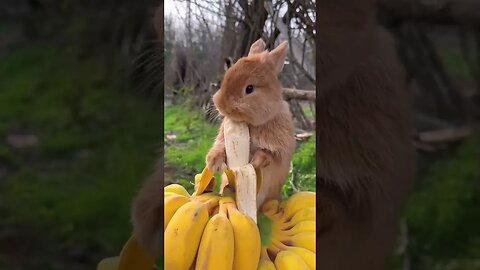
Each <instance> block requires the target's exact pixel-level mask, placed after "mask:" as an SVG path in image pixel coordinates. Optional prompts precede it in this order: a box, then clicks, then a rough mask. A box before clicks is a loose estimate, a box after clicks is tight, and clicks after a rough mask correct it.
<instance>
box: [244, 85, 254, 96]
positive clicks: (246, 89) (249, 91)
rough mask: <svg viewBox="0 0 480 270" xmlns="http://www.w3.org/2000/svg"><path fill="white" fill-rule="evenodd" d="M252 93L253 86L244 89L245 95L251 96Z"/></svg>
mask: <svg viewBox="0 0 480 270" xmlns="http://www.w3.org/2000/svg"><path fill="white" fill-rule="evenodd" d="M252 92H253V85H251V84H250V85H248V86H247V87H246V88H245V93H247V95H248V94H251V93H252Z"/></svg>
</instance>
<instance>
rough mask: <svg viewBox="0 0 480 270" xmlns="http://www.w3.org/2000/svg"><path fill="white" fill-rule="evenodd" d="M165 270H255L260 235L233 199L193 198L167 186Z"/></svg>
mask: <svg viewBox="0 0 480 270" xmlns="http://www.w3.org/2000/svg"><path fill="white" fill-rule="evenodd" d="M164 192H165V193H164V194H165V207H164V209H165V211H164V213H165V219H164V220H165V223H164V239H165V253H164V258H165V262H164V265H165V269H166V270H168V269H175V270H182V269H185V270H188V269H212V270H213V269H216V270H222V269H225V270H230V269H238V270H240V269H242V270H248V269H252V270H254V269H256V268H257V265H258V261H259V259H260V249H261V243H260V233H259V230H258V227H257V225H256V224H255V222H254V221H253V220H252V219H251V218H250V217H248V216H246V215H243V214H242V213H241V212H239V211H238V209H237V208H236V204H235V201H234V199H233V198H231V197H220V196H218V195H215V194H213V193H203V194H201V195H194V196H190V194H189V193H188V192H187V191H186V190H185V189H184V188H183V187H182V186H180V185H177V184H172V185H169V186H166V187H165V189H164Z"/></svg>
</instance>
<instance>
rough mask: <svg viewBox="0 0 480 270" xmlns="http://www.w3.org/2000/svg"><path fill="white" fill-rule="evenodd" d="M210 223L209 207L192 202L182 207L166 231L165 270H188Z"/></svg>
mask: <svg viewBox="0 0 480 270" xmlns="http://www.w3.org/2000/svg"><path fill="white" fill-rule="evenodd" d="M207 222H208V210H207V206H206V205H204V204H202V203H200V202H196V201H191V202H188V203H186V204H184V205H183V206H181V207H180V208H179V209H178V210H177V212H176V213H175V214H174V215H173V217H172V219H171V220H170V222H169V224H168V226H167V229H166V230H165V233H164V234H165V242H164V243H165V251H164V258H165V262H164V266H165V270H188V269H189V268H190V266H191V265H192V263H193V261H194V259H195V255H196V254H197V250H198V246H199V243H200V239H201V237H202V233H203V230H204V228H205V225H206V224H207Z"/></svg>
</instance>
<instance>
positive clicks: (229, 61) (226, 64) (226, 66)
mask: <svg viewBox="0 0 480 270" xmlns="http://www.w3.org/2000/svg"><path fill="white" fill-rule="evenodd" d="M223 60H224V66H223V68H224V69H225V71H227V70H228V69H229V68H231V67H232V65H233V60H232V58H231V57H230V56H229V57H225V58H224V59H223Z"/></svg>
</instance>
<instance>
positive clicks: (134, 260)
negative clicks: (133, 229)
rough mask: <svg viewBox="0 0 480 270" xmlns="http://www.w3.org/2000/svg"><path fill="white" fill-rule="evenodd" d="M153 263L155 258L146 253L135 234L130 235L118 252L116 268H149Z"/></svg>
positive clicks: (123, 269)
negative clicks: (118, 257) (118, 258)
mask: <svg viewBox="0 0 480 270" xmlns="http://www.w3.org/2000/svg"><path fill="white" fill-rule="evenodd" d="M154 264H155V258H154V257H152V256H150V255H148V253H147V252H146V251H145V249H144V248H143V247H142V246H141V245H140V243H138V241H137V239H136V238H135V236H131V237H130V238H129V239H128V241H127V243H126V244H125V245H124V246H123V249H122V251H121V252H120V260H119V262H118V270H132V269H136V270H151V269H152V267H153V265H154Z"/></svg>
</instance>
